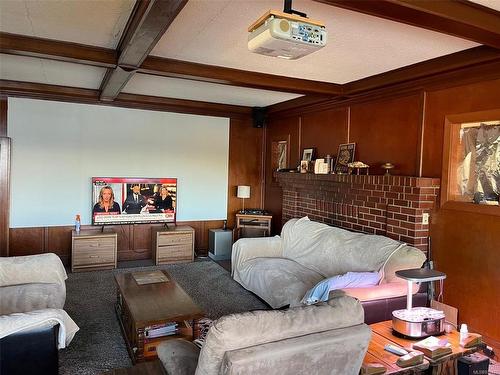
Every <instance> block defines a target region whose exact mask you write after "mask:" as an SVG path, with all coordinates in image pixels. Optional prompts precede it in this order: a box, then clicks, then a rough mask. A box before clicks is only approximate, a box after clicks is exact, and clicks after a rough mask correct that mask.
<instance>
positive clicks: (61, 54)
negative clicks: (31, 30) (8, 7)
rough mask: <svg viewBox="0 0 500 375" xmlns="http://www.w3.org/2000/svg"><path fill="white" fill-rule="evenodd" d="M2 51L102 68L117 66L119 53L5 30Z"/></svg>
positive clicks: (0, 43)
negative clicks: (10, 32)
mask: <svg viewBox="0 0 500 375" xmlns="http://www.w3.org/2000/svg"><path fill="white" fill-rule="evenodd" d="M0 53H6V54H9V55H19V56H29V57H39V58H43V59H51V60H57V61H64V62H70V63H78V64H85V65H92V66H98V67H100V68H115V67H116V65H117V61H118V58H117V53H116V52H115V51H114V50H112V49H107V48H101V47H95V46H88V45H84V44H78V43H71V42H63V41H59V40H53V39H44V38H34V37H29V36H24V35H17V34H9V33H3V32H0Z"/></svg>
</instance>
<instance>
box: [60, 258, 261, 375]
mask: <svg viewBox="0 0 500 375" xmlns="http://www.w3.org/2000/svg"><path fill="white" fill-rule="evenodd" d="M153 269H164V270H166V271H167V272H168V273H169V274H170V276H171V277H172V278H173V279H174V280H175V281H176V282H177V283H178V284H179V285H180V286H181V287H182V288H183V289H184V291H185V292H186V293H187V294H189V295H190V296H191V298H192V299H193V300H194V301H195V302H196V303H197V304H198V306H200V307H201V309H202V310H203V311H204V312H205V314H206V316H207V317H208V318H210V319H217V318H219V317H221V316H223V315H227V314H231V313H237V312H243V311H250V310H256V309H267V308H269V307H268V306H267V305H266V304H264V303H263V302H262V301H261V300H259V299H258V298H257V297H256V296H254V295H253V294H252V293H250V292H248V291H247V290H245V289H244V288H243V287H241V286H240V285H239V284H238V283H237V282H235V281H234V280H233V279H231V275H230V274H229V272H228V271H226V270H225V269H224V268H222V267H221V266H219V265H218V264H217V263H215V262H213V261H211V260H197V261H196V262H193V263H185V264H174V265H165V266H152V267H138V268H129V269H117V270H111V271H91V272H81V273H69V274H68V280H66V289H67V291H66V305H65V310H66V311H67V312H68V314H69V315H70V316H71V317H72V318H73V320H74V321H75V322H76V324H78V326H79V327H80V331H79V332H78V333H77V334H76V336H75V338H74V339H73V341H72V342H71V344H70V345H69V347H68V348H66V349H63V350H61V351H60V352H59V368H60V370H59V373H60V374H61V375H70V374H71V375H94V374H100V373H101V372H104V371H107V370H111V369H115V368H120V367H129V366H132V362H131V360H130V358H129V356H128V353H127V349H126V346H125V342H124V339H123V337H122V334H121V331H120V327H119V325H118V320H117V318H116V315H115V311H114V304H115V301H116V285H115V281H114V277H113V276H114V275H115V274H116V273H120V272H132V271H142V270H153Z"/></svg>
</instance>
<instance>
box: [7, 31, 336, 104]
mask: <svg viewBox="0 0 500 375" xmlns="http://www.w3.org/2000/svg"><path fill="white" fill-rule="evenodd" d="M0 53H6V54H10V55H20V56H31V57H38V58H43V59H49V60H57V61H63V62H69V63H79V64H85V65H92V66H97V67H101V68H113V69H114V68H116V67H117V66H118V53H117V52H115V51H114V50H112V49H107V48H100V47H94V46H89V45H84V44H77V43H70V42H63V41H58V40H51V39H42V38H34V37H29V36H24V35H17V34H7V33H1V32H0ZM122 69H123V67H122ZM132 70H134V69H132ZM137 72H138V73H143V74H151V75H158V76H163V77H174V78H185V79H191V80H195V81H202V82H211V83H220V84H224V85H230V86H240V87H249V88H254V89H261V90H271V91H281V92H291V93H296V94H304V95H316V94H320V95H339V94H341V92H342V85H339V84H335V83H329V82H321V81H312V80H307V79H301V78H291V77H285V76H279V75H275V74H266V73H258V72H251V71H246V70H239V69H232V68H225V67H221V66H214V65H206V64H199V63H193V62H188V61H181V60H174V59H168V58H162V57H155V56H148V57H147V58H146V59H145V60H144V62H143V63H142V65H141V66H140V67H139V69H137ZM105 79H109V78H105ZM103 81H104V79H103Z"/></svg>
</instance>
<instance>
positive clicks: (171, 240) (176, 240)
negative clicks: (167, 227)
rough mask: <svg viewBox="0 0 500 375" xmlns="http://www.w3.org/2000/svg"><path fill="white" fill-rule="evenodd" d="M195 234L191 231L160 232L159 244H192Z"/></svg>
mask: <svg viewBox="0 0 500 375" xmlns="http://www.w3.org/2000/svg"><path fill="white" fill-rule="evenodd" d="M192 241H193V236H192V235H191V233H179V234H160V235H158V246H165V245H177V244H190V245H191V244H192Z"/></svg>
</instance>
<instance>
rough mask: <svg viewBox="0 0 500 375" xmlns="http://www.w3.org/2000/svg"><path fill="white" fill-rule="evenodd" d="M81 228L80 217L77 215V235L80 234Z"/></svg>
mask: <svg viewBox="0 0 500 375" xmlns="http://www.w3.org/2000/svg"><path fill="white" fill-rule="evenodd" d="M80 227H81V222H80V215H76V218H75V232H76V233H80Z"/></svg>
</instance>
